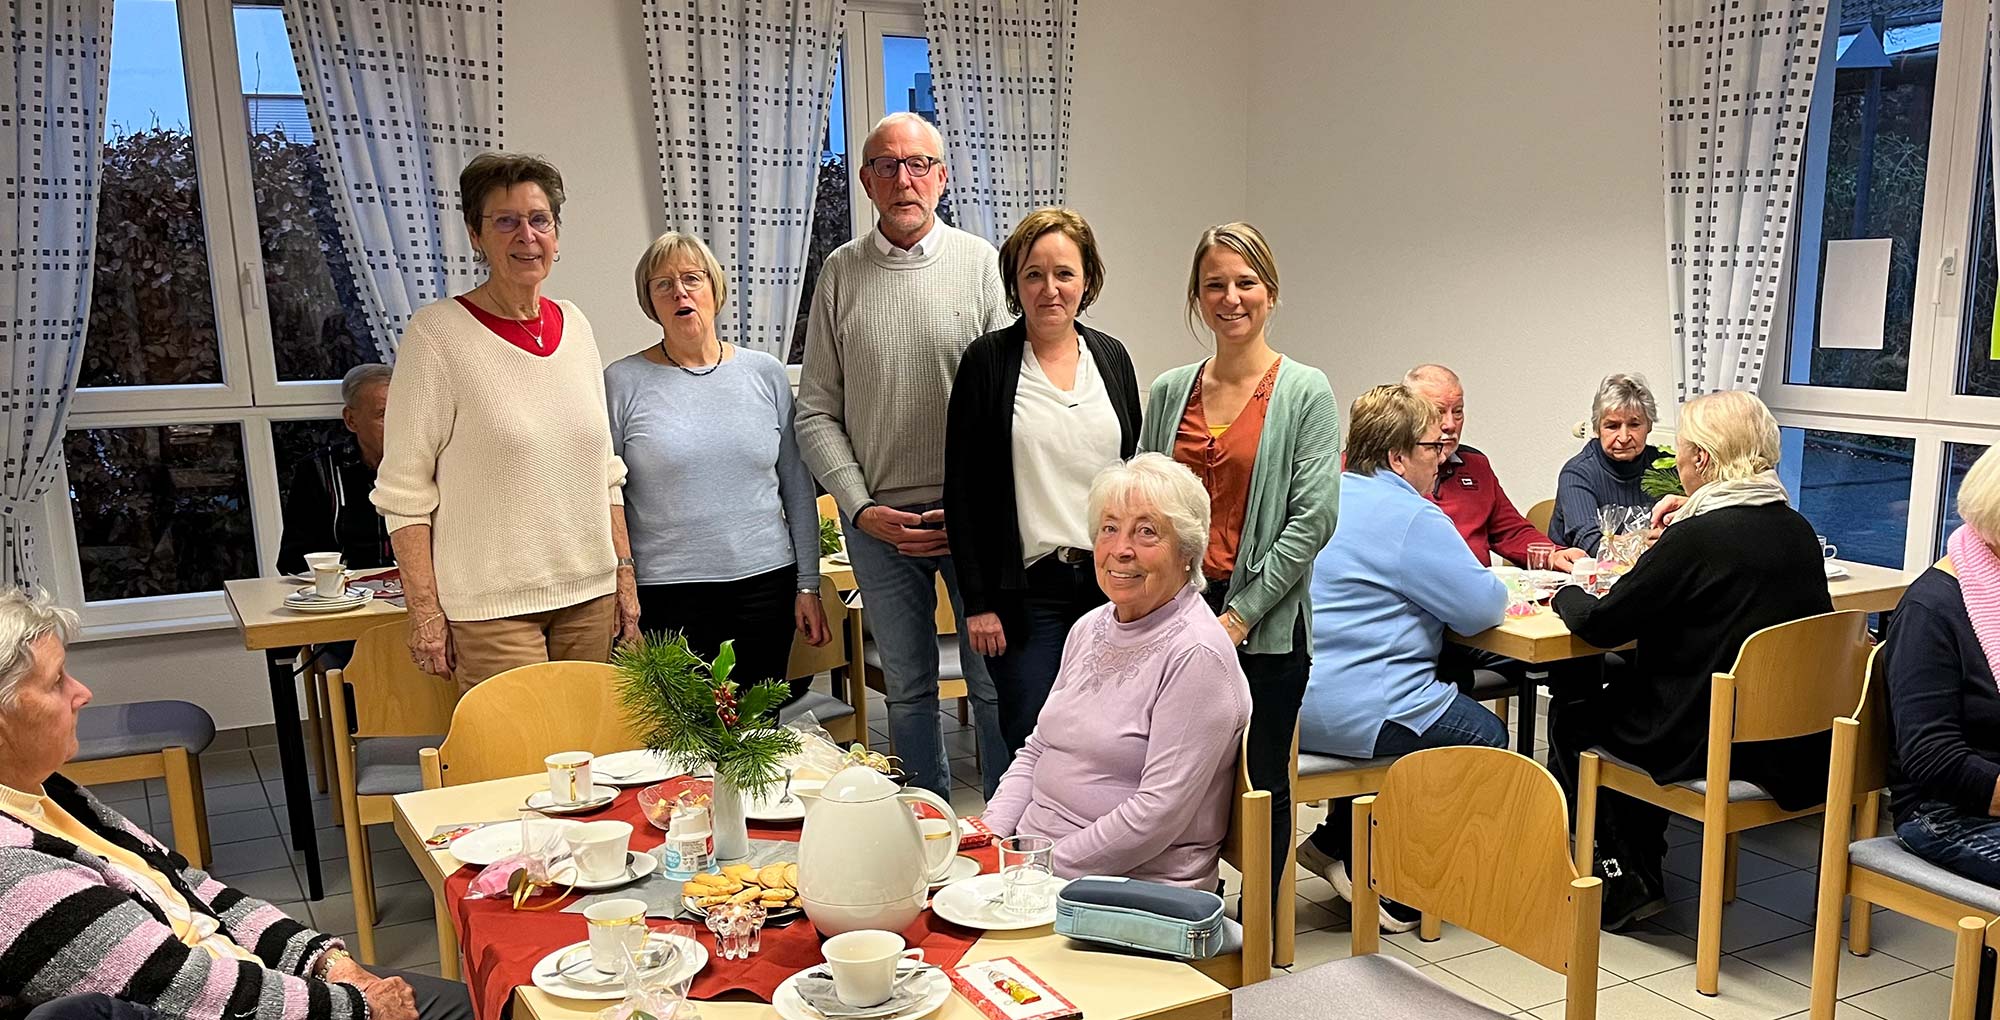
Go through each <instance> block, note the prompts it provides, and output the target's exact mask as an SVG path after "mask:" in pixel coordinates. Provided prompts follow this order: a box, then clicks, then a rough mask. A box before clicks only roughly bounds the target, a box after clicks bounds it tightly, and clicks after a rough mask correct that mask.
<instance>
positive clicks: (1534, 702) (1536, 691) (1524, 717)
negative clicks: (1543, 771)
mask: <svg viewBox="0 0 2000 1020" xmlns="http://www.w3.org/2000/svg"><path fill="white" fill-rule="evenodd" d="M1548 680H1549V674H1548V671H1546V670H1540V669H1531V670H1528V671H1527V672H1526V674H1524V675H1523V678H1522V680H1521V696H1520V698H1519V699H1518V700H1519V701H1520V702H1521V705H1520V707H1519V708H1517V709H1515V710H1514V718H1515V723H1516V725H1518V726H1519V727H1520V729H1519V730H1518V731H1517V732H1516V733H1515V735H1514V750H1516V751H1518V752H1520V754H1521V757H1523V758H1526V759H1528V760H1529V761H1533V760H1534V758H1535V714H1536V712H1537V710H1539V709H1540V708H1541V700H1542V695H1541V691H1542V685H1543V684H1545V683H1547V682H1548Z"/></svg>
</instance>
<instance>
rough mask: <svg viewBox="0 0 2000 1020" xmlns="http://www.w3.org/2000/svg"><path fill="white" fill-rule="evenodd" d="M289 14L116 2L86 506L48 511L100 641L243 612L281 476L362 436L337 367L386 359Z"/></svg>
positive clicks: (82, 499) (79, 450) (83, 464)
mask: <svg viewBox="0 0 2000 1020" xmlns="http://www.w3.org/2000/svg"><path fill="white" fill-rule="evenodd" d="M284 18H285V15H284V10H283V8H282V7H281V6H280V4H279V3H278V2H277V0H241V2H235V3H232V2H229V0H178V2H174V0H116V6H115V8H114V11H113V18H112V26H113V28H112V32H113V35H112V45H111V65H110V69H109V75H108V91H107V96H106V107H107V116H106V130H105V136H104V139H103V144H104V167H105V169H104V179H103V184H102V187H101V190H100V200H99V201H100V207H99V216H98V235H97V241H96V261H95V265H94V266H93V280H92V284H93V288H92V294H91V307H90V312H89V318H88V323H87V337H86V341H85V346H84V357H83V361H84V365H83V370H82V373H81V377H80V380H79V388H78V393H77V398H76V404H75V408H76V410H75V413H73V414H72V415H71V417H70V422H69V432H68V435H67V436H66V437H65V441H64V445H63V449H64V468H65V471H66V472H67V477H66V482H67V489H68V492H69V494H70V501H69V505H68V507H67V508H65V507H63V506H62V505H61V504H60V501H50V502H49V504H48V506H49V507H50V514H51V517H52V518H62V519H52V520H51V524H52V526H53V527H52V532H51V537H52V541H51V545H52V546H53V547H54V548H55V549H56V550H57V552H56V563H55V570H54V573H53V577H52V583H53V587H55V588H56V589H57V592H58V594H59V596H60V597H61V598H62V599H63V601H64V602H66V603H67V604H70V605H81V606H82V607H83V610H84V618H85V623H86V633H87V634H88V635H90V636H98V635H101V634H126V633H135V632H142V631H143V630H145V629H149V628H158V629H177V628H180V627H182V626H186V625H189V623H190V621H220V620H223V619H226V616H225V615H224V613H223V605H222V602H221V597H220V594H219V593H220V590H221V588H222V582H223V581H224V580H226V579H228V578H232V577H248V576H255V575H257V574H259V573H261V572H263V571H264V570H267V569H270V568H271V567H272V565H273V564H272V561H273V560H274V558H275V555H276V548H277V542H278V533H279V530H280V512H279V507H280V506H281V505H282V503H281V501H282V498H283V492H284V489H285V487H286V483H288V482H289V478H284V479H280V478H279V475H280V474H281V473H283V474H286V475H289V474H290V468H291V465H294V464H296V463H298V462H299V461H301V460H303V459H305V458H306V457H308V456H309V455H310V454H311V453H312V452H313V451H314V450H316V449H318V448H320V447H322V446H324V445H326V444H327V443H329V442H337V441H342V440H343V438H344V436H345V428H344V426H342V425H341V423H340V422H339V420H338V415H339V412H340V408H339V383H338V380H339V378H340V377H341V375H343V374H344V373H345V372H346V371H347V370H348V369H349V368H352V367H353V366H355V365H357V364H361V363H363V362H367V361H373V360H376V359H377V352H376V350H375V345H374V341H373V339H372V338H371V337H370V336H369V335H368V332H367V328H366V325H365V323H364V321H363V319H362V317H361V315H360V308H361V301H360V300H359V297H358V295H357V293H356V289H355V283H354V278H353V275H352V274H351V272H350V271H349V268H348V266H347V262H346V252H345V249H344V247H343V246H342V244H341V240H340V236H339V234H338V232H337V228H336V226H335V220H334V216H333V206H332V195H331V193H330V191H329V189H328V187H327V184H326V180H325V178H324V176H323V175H322V173H321V172H320V167H319V162H318V153H317V151H316V150H315V149H314V148H313V145H312V129H311V125H310V123H309V122H308V120H307V117H306V107H305V98H304V92H303V89H302V88H301V86H300V81H299V75H298V70H297V67H296V65H295V63H294V61H293V58H292V51H291V44H290V41H289V39H288V38H287V35H286V31H285V21H284ZM281 465H282V466H283V467H282V468H281ZM65 509H66V510H67V515H66V517H65V516H64V511H65ZM71 550H73V555H72V554H71Z"/></svg>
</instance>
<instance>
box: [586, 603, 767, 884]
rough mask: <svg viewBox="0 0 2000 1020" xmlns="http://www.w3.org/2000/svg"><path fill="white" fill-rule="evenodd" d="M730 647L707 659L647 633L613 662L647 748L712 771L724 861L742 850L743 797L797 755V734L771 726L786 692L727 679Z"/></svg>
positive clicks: (671, 636) (676, 640) (680, 639)
mask: <svg viewBox="0 0 2000 1020" xmlns="http://www.w3.org/2000/svg"><path fill="white" fill-rule="evenodd" d="M734 645H735V642H733V641H724V642H723V643H722V647H721V648H720V649H719V650H717V652H716V654H715V659H714V661H712V662H709V661H704V660H703V659H702V657H701V656H699V655H697V654H695V652H694V650H693V649H691V648H689V647H688V643H687V638H686V637H685V636H684V635H682V634H679V633H667V634H645V635H642V636H641V637H640V638H639V640H637V641H634V642H631V643H629V644H627V645H625V646H623V647H621V648H619V649H618V650H617V651H616V652H614V653H613V654H612V657H611V664H612V666H613V667H614V668H615V669H616V670H617V672H618V698H619V702H620V704H621V706H622V707H623V708H624V710H625V717H626V719H627V720H628V721H629V722H630V723H631V724H632V728H633V729H634V731H636V732H637V733H639V734H640V736H641V739H642V740H644V742H645V745H646V747H647V748H648V749H650V750H653V751H656V752H659V753H660V754H661V755H663V756H664V757H665V758H666V759H667V760H668V761H669V762H671V763H672V764H673V766H674V767H675V768H679V769H685V770H687V771H690V772H692V771H695V770H697V769H700V768H703V767H707V768H710V769H713V770H714V772H715V799H714V803H713V811H714V817H713V824H714V827H715V830H714V831H715V851H716V856H717V857H718V858H722V859H730V858H736V857H742V856H744V855H745V854H747V853H748V836H747V834H746V833H745V824H746V823H745V820H744V817H743V800H742V798H743V796H744V795H745V794H747V795H749V796H752V797H762V796H763V795H764V794H765V793H766V792H768V791H769V790H770V789H771V788H772V787H774V786H775V785H777V783H778V782H779V780H781V779H783V778H784V775H785V769H784V760H785V758H786V757H787V756H789V755H792V754H796V753H798V750H799V737H798V734H797V733H794V732H793V731H791V730H789V729H786V728H785V727H782V726H779V725H778V721H777V713H778V705H779V703H781V702H783V701H784V700H785V698H786V696H787V695H789V694H790V693H791V687H790V686H789V685H788V684H786V683H784V682H783V681H781V680H768V679H767V680H762V681H758V682H756V683H752V684H751V685H749V686H748V687H743V686H741V685H739V684H738V683H737V682H736V681H735V680H733V679H731V678H730V674H731V673H732V672H733V671H734V670H735V668H736V649H735V647H734ZM731 837H735V839H734V840H732V839H731ZM732 843H734V845H731V844H732ZM739 848H740V849H739ZM732 850H734V851H735V852H733V853H732V852H731V851H732Z"/></svg>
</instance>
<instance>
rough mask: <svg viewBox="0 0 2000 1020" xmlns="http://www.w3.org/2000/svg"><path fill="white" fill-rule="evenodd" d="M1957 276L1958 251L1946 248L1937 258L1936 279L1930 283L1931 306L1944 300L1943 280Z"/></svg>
mask: <svg viewBox="0 0 2000 1020" xmlns="http://www.w3.org/2000/svg"><path fill="white" fill-rule="evenodd" d="M1956 275H1958V249H1957V248H1946V249H1945V250H1944V255H1942V256H1941V257H1939V258H1938V268H1937V278H1936V279H1934V280H1932V281H1931V304H1933V305H1935V304H1939V303H1940V302H1942V301H1943V300H1944V278H1945V277H1947V276H1956Z"/></svg>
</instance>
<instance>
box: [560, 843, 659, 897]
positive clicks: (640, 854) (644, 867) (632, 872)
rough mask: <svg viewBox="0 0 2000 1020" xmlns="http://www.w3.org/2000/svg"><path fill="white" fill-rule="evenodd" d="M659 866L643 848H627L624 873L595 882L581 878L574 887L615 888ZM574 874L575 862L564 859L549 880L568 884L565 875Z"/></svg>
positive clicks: (592, 890) (593, 890)
mask: <svg viewBox="0 0 2000 1020" xmlns="http://www.w3.org/2000/svg"><path fill="white" fill-rule="evenodd" d="M659 867H660V861H659V859H658V858H656V857H654V856H653V855H652V854H649V853H647V852H645V851H644V850H627V851H625V873H624V874H622V875H619V876H618V877H616V878H604V879H598V880H597V881H595V882H585V881H582V880H578V881H577V883H576V887H577V888H578V889H585V890H589V891H591V892H596V891H597V890H599V889H616V888H618V887H619V886H621V885H630V884H631V883H633V882H637V881H638V880H640V879H642V878H645V877H646V876H647V875H650V874H652V873H653V872H655V871H657V870H659ZM575 874H576V862H575V861H573V860H571V861H564V862H563V863H561V864H558V865H556V870H554V871H552V872H550V873H549V881H551V882H554V883H555V884H557V885H568V884H569V878H568V877H567V876H572V875H575Z"/></svg>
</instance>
